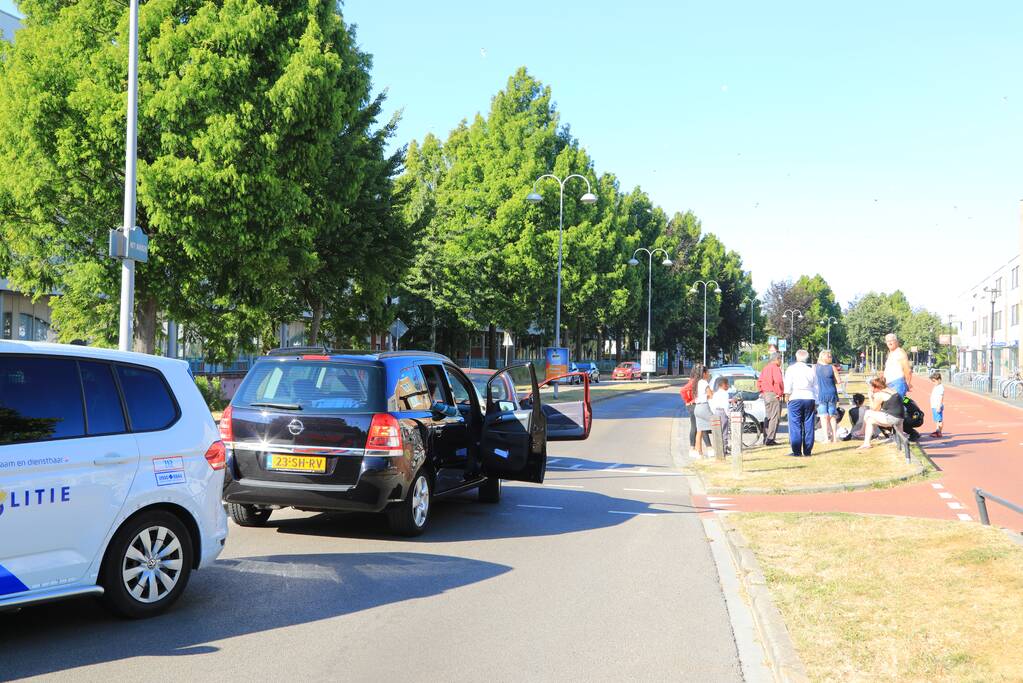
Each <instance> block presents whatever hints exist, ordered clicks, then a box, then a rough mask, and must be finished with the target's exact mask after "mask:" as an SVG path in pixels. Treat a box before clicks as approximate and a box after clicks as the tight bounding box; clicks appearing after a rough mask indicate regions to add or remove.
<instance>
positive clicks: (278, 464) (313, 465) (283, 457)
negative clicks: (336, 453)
mask: <svg viewBox="0 0 1023 683" xmlns="http://www.w3.org/2000/svg"><path fill="white" fill-rule="evenodd" d="M266 468H267V469H268V470H287V471H289V472H319V473H320V474H322V473H324V472H326V471H327V459H326V458H324V457H320V456H316V455H288V454H286V453H271V454H270V455H268V456H266Z"/></svg>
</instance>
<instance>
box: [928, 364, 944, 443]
mask: <svg viewBox="0 0 1023 683" xmlns="http://www.w3.org/2000/svg"><path fill="white" fill-rule="evenodd" d="M931 381H932V382H934V388H933V389H931V417H932V418H934V423H935V424H936V425H937V426H938V428H937V429H935V430H934V431H933V432H931V436H933V437H934V438H935V439H939V438H941V426H942V424H941V423H942V419H943V418H944V416H945V415H944V413H945V385H944V384H942V383H941V373H940V372H937V371H935V372H932V373H931Z"/></svg>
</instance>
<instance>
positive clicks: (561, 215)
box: [526, 173, 597, 391]
mask: <svg viewBox="0 0 1023 683" xmlns="http://www.w3.org/2000/svg"><path fill="white" fill-rule="evenodd" d="M548 178H549V179H550V180H553V181H555V182H556V183H557V184H558V189H559V191H560V195H559V196H560V203H559V205H558V302H557V306H556V308H555V311H554V346H555V347H556V348H559V349H560V348H561V251H562V242H563V237H562V233H563V231H564V227H565V183H567V182H568V181H569V180H571V179H572V178H578V179H579V180H581V181H583V182H584V183H586V194H584V195H583V196H582V197H580V198H579V201H581V202H582V203H583V204H593V203H595V202H596V201H597V195H595V194H593V192H592V191H591V189H590V181H589V180H587V179H586V178H584V177H583V176H581V175H579V174H578V173H573V174H572V175H570V176H567V177H566V178H565V179H564V180H562V179H561V178H559V177H558V176H556V175H554V174H553V173H545V174H544V175H542V176H540V177H539V178H537V179H536V180H535V181H533V191H532V192H530V193H529V194H528V195H526V201H527V202H529V203H530V204H539V203H540V202H542V201H543V196H542V195H541V194H540V193H538V192H537V191H536V186H537V184H538V183H539V182H540V181H541V180H544V179H548ZM555 391H557V385H556V384H555Z"/></svg>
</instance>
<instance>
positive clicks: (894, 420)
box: [858, 377, 905, 450]
mask: <svg viewBox="0 0 1023 683" xmlns="http://www.w3.org/2000/svg"><path fill="white" fill-rule="evenodd" d="M870 388H871V389H872V392H871V394H870V410H868V411H867V412H866V415H865V416H864V418H863V427H864V429H863V445H862V446H860V447H859V449H858V450H865V449H867V448H870V439H871V437H872V436H873V434H874V427H891V428H893V429H895V430H896V431H899V432H901V431H902V419H903V417H904V415H905V412H904V411H903V408H902V396H900V395H899V392H898V391H896V390H895V389H889V388H888V383H887V382H886V381H885V380H884V378H883V377H875V378H874V379H872V380H870Z"/></svg>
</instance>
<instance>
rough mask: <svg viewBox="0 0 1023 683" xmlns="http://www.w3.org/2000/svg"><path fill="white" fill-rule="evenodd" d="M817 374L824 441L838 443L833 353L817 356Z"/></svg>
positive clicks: (818, 414) (828, 352) (835, 375)
mask: <svg viewBox="0 0 1023 683" xmlns="http://www.w3.org/2000/svg"><path fill="white" fill-rule="evenodd" d="M813 369H814V372H815V373H816V374H817V416H818V417H820V419H821V426H822V427H824V439H825V441H830V442H831V443H838V420H837V419H836V417H837V415H838V381H839V380H838V373H837V372H836V371H835V366H833V365H832V364H831V352H830V351H828V350H827V349H825V350H823V351H821V352H820V353H819V354H817V364H816V365H815V366H814V367H813Z"/></svg>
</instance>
